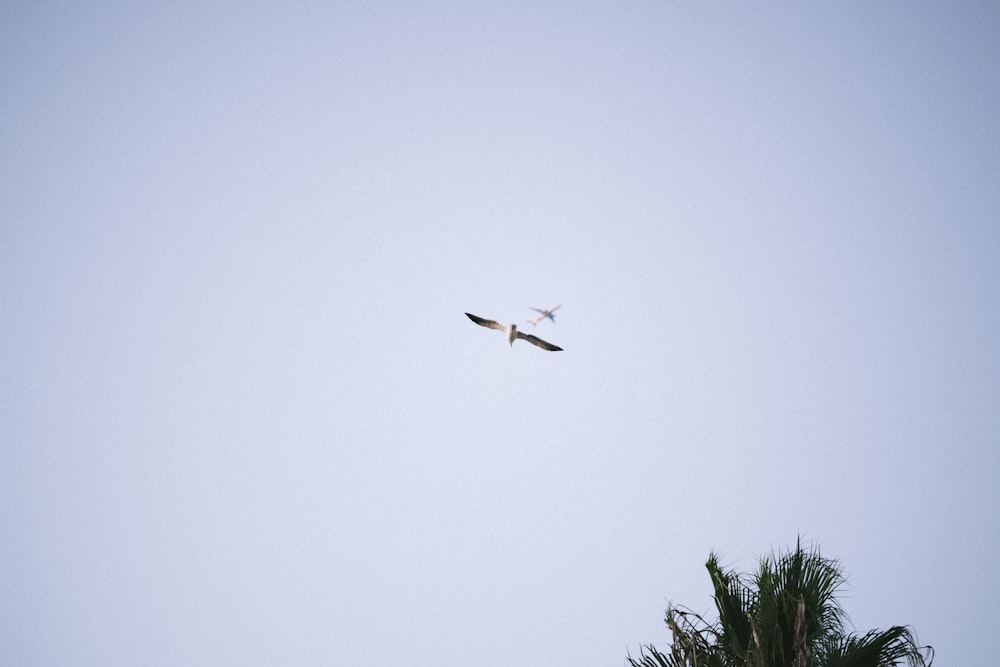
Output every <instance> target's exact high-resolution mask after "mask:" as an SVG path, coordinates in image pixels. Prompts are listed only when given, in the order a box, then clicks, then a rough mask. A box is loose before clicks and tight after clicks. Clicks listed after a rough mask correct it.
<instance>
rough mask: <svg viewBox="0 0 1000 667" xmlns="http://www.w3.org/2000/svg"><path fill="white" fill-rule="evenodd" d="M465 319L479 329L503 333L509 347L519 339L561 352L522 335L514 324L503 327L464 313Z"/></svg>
mask: <svg viewBox="0 0 1000 667" xmlns="http://www.w3.org/2000/svg"><path fill="white" fill-rule="evenodd" d="M465 316H466V317H468V318H469V319H470V320H472V321H473V322H475V323H476V324H478V325H479V326H481V327H486V328H487V329H496V330H497V331H503V332H504V333H505V334H507V342H508V343H509V344H510V345H513V344H514V341H515V340H517V339H518V338H520V339H521V340H526V341H528V342H529V343H531V344H532V345H537V346H538V347H540V348H542V349H543V350H548V351H549V352H562V348H561V347H559V346H558V345H553V344H552V343H549V342H547V341H544V340H542V339H541V338H539V337H538V336H532V335H531V334H526V333H522V332H520V331H518V330H517V325H516V324H511V325H510V326H506V327H505V326H504V325H502V324H500V323H499V322H494V321H493V320H487V319H485V318H483V317H479V316H478V315H473V314H472V313H466V314H465Z"/></svg>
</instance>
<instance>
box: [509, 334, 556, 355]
mask: <svg viewBox="0 0 1000 667" xmlns="http://www.w3.org/2000/svg"><path fill="white" fill-rule="evenodd" d="M517 337H518V338H520V339H521V340H526V341H528V342H529V343H531V344H532V345H537V346H538V347H540V348H542V349H543V350H548V351H549V352H562V348H561V347H559V346H558V345H553V344H552V343H550V342H548V341H544V340H542V339H541V338H539V337H538V336H532V335H531V334H526V333H521V332H520V331H518V332H517Z"/></svg>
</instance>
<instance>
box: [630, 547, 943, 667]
mask: <svg viewBox="0 0 1000 667" xmlns="http://www.w3.org/2000/svg"><path fill="white" fill-rule="evenodd" d="M705 567H706V568H707V569H708V573H709V576H710V577H711V579H712V586H713V588H714V593H713V598H714V600H715V607H716V611H717V612H718V614H719V620H718V621H717V622H715V623H709V622H707V621H706V620H705V619H704V618H702V617H701V616H700V615H698V614H696V613H694V612H692V611H691V610H690V609H687V608H685V607H678V606H674V605H671V606H670V607H668V608H667V615H666V623H667V627H668V628H670V631H671V633H672V634H673V645H672V646H671V647H670V650H669V652H668V653H661V652H660V651H659V650H658V649H656V648H655V647H653V645H651V644H650V645H647V646H644V647H642V649H641V652H640V655H639V658H638V659H634V658H632V657H631V656H629V657H628V664H629V665H630V666H631V667H892V666H895V665H899V664H900V663H901V662H905V664H908V665H909V666H910V667H930V664H931V662H932V661H933V655H934V651H933V649H932V648H931V647H929V646H928V647H921V646H919V645H918V644H917V641H916V638H915V637H914V635H913V633H912V632H911V631H910V629H909V628H908V627H905V626H893V627H891V628H889V629H888V630H885V631H879V630H872V631H870V632H868V633H866V634H864V635H857V634H853V633H848V632H847V629H846V626H847V617H846V614H845V613H844V611H843V609H842V608H841V607H840V604H839V603H838V602H837V599H836V593H837V591H838V590H839V588H840V586H841V585H842V584H843V583H844V576H843V573H842V571H841V568H840V564H839V563H838V562H837V561H835V560H830V559H827V558H823V557H822V556H821V555H820V553H819V550H818V549H810V550H808V551H807V550H805V549H803V547H802V543H801V540H799V541H797V542H796V545H795V550H794V551H789V552H787V553H780V554H776V555H771V556H765V557H764V558H762V559H761V561H760V565H759V567H758V569H757V571H756V572H753V573H747V574H739V573H736V572H734V571H731V570H730V571H727V570H725V569H723V568H722V566H720V565H719V560H718V557H717V556H716V555H715V554H714V553H713V554H710V555H709V558H708V562H707V563H706V564H705ZM925 654H926V656H927V657H925Z"/></svg>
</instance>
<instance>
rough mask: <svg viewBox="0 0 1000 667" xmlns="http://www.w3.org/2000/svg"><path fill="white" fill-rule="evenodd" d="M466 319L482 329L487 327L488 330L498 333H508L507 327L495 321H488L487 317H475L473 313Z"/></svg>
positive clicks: (468, 314)
mask: <svg viewBox="0 0 1000 667" xmlns="http://www.w3.org/2000/svg"><path fill="white" fill-rule="evenodd" d="M465 316H466V317H468V318H469V319H470V320H472V321H473V322H475V323H476V324H478V325H479V326H481V327H486V328H488V329H496V330H497V331H506V330H507V327H505V326H504V325H502V324H500V323H499V322H494V321H493V320H488V319H486V318H485V317H479V316H478V315H473V314H472V313H466V314H465Z"/></svg>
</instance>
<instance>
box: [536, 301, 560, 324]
mask: <svg viewBox="0 0 1000 667" xmlns="http://www.w3.org/2000/svg"><path fill="white" fill-rule="evenodd" d="M561 305H562V304H561V303H560V304H559V306H561ZM559 306H556V307H555V308H532V310H533V311H535V312H536V313H541V315H539V316H538V317H536V318H535V319H533V320H528V321H529V322H531V323H532V324H533V325H534V324H538V323H539V322H541V321H542V320H544V319H545V318H546V317H547V318H549V319H550V320H552V324H555V323H556V316H555V315H553V313H554V312H556V311H557V310H559Z"/></svg>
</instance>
